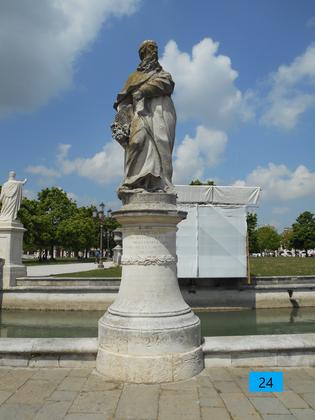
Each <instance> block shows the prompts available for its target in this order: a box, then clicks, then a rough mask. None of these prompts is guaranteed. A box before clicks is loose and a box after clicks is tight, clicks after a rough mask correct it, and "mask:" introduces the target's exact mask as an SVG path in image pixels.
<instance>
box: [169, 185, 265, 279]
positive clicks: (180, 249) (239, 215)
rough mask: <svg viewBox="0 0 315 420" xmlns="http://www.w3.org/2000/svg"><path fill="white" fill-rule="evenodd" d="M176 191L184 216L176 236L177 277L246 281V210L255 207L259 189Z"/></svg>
mask: <svg viewBox="0 0 315 420" xmlns="http://www.w3.org/2000/svg"><path fill="white" fill-rule="evenodd" d="M176 191H177V194H178V207H179V208H180V209H181V210H184V211H186V212H187V219H186V220H183V221H182V222H181V223H180V224H179V225H178V232H177V255H178V277H186V278H187V277H206V278H220V277H228V278H231V277H246V276H247V250H246V235H247V226H246V206H247V205H254V204H257V201H258V198H259V192H260V189H259V188H252V187H212V186H210V187H207V186H205V187H203V186H202V187H197V186H176ZM214 197H215V200H214ZM201 203H203V204H201ZM212 203H216V204H212ZM223 203H224V204H223Z"/></svg>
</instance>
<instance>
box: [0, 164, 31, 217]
mask: <svg viewBox="0 0 315 420" xmlns="http://www.w3.org/2000/svg"><path fill="white" fill-rule="evenodd" d="M15 177H16V174H15V172H14V171H10V172H9V179H8V181H7V182H5V183H4V184H3V186H2V189H1V194H0V203H2V207H1V212H0V220H16V218H17V214H18V211H19V209H20V206H21V201H22V188H23V185H24V184H25V183H26V181H27V180H26V179H24V181H17V180H16V179H15Z"/></svg>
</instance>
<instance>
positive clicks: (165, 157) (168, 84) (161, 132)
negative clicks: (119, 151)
mask: <svg viewBox="0 0 315 420" xmlns="http://www.w3.org/2000/svg"><path fill="white" fill-rule="evenodd" d="M173 89H174V82H173V81H172V78H171V75H170V74H169V73H167V72H165V71H164V70H163V69H162V70H160V71H156V70H153V71H150V72H147V73H146V72H140V71H135V72H134V73H132V74H131V75H130V76H129V78H128V80H127V82H126V84H125V86H124V88H123V90H122V91H121V92H120V93H119V94H118V96H117V101H116V102H115V104H114V107H115V108H116V109H118V111H119V110H120V109H121V108H122V107H124V106H128V105H130V104H131V105H132V106H133V111H134V112H133V118H132V120H131V125H130V136H129V141H128V143H127V145H126V147H125V174H124V179H123V182H122V184H121V186H120V188H119V191H123V190H124V189H134V188H144V189H145V190H147V191H157V190H162V191H170V190H172V189H173V185H172V172H173V169H172V150H173V146H174V139H175V126H176V112H175V108H174V104H173V101H172V99H171V98H170V95H171V94H172V92H173ZM135 91H141V92H142V94H143V99H141V100H140V101H139V102H138V103H136V104H135V103H133V97H132V94H133V93H134V92H135Z"/></svg>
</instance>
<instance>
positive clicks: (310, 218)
mask: <svg viewBox="0 0 315 420" xmlns="http://www.w3.org/2000/svg"><path fill="white" fill-rule="evenodd" d="M292 230H293V235H292V236H293V238H292V245H293V246H294V248H297V249H305V250H308V249H312V248H315V215H314V214H313V213H311V212H310V211H305V212H304V213H301V214H300V215H299V216H298V218H297V219H296V223H293V225H292Z"/></svg>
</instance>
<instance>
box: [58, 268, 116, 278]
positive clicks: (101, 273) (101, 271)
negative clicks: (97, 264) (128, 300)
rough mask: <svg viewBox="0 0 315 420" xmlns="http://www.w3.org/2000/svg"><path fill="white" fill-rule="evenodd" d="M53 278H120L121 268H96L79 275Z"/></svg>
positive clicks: (71, 274)
mask: <svg viewBox="0 0 315 420" xmlns="http://www.w3.org/2000/svg"><path fill="white" fill-rule="evenodd" d="M53 277H103V278H104V277H121V267H110V268H97V269H95V270H90V271H81V272H79V273H67V274H56V275H54V276H53Z"/></svg>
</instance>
